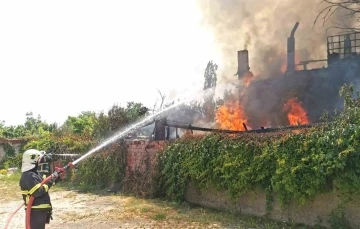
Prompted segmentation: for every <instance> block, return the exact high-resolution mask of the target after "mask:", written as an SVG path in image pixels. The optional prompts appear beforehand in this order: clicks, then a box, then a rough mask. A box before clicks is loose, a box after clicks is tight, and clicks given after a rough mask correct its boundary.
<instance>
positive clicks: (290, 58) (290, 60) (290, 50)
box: [286, 22, 299, 73]
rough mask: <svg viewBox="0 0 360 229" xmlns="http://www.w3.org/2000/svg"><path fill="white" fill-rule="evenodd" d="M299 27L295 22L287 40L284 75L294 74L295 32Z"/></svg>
mask: <svg viewBox="0 0 360 229" xmlns="http://www.w3.org/2000/svg"><path fill="white" fill-rule="evenodd" d="M298 26H299V22H296V23H295V25H294V28H293V29H292V30H291V33H290V37H288V40H287V70H286V73H293V72H295V37H294V35H295V31H296V29H297V27H298Z"/></svg>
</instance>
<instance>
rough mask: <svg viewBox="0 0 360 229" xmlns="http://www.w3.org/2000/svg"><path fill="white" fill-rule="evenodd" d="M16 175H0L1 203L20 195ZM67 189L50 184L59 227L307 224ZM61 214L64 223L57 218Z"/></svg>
mask: <svg viewBox="0 0 360 229" xmlns="http://www.w3.org/2000/svg"><path fill="white" fill-rule="evenodd" d="M19 178H20V176H19V175H16V174H15V175H13V176H10V177H1V178H0V191H1V193H3V194H2V195H0V202H1V203H4V202H8V201H11V200H19V199H21V194H20V188H19V186H18V181H19ZM66 189H67V187H66V185H64V186H62V185H56V186H54V187H53V188H52V192H53V195H52V196H53V197H56V198H54V203H55V204H54V208H55V209H56V211H57V215H58V218H57V219H58V220H55V223H58V224H57V225H58V226H59V227H60V226H62V225H65V226H66V225H68V226H71V225H72V227H74V226H75V228H76V227H79V225H83V226H84V225H93V223H94V222H99V221H101V222H103V223H105V224H106V223H109V224H114V223H117V225H132V226H133V227H129V228H240V229H242V228H244V229H245V228H246V229H249V228H254V229H255V228H263V229H307V228H309V227H306V226H301V225H289V224H285V223H279V222H275V221H271V220H267V219H263V218H255V217H248V216H239V215H233V214H230V213H226V212H219V211H215V210H211V209H205V208H201V207H195V206H192V205H190V204H187V203H181V204H178V203H173V202H167V201H162V200H159V199H139V198H136V197H132V196H124V195H109V194H107V193H106V192H105V191H104V192H100V191H98V192H97V193H96V194H91V193H78V192H76V191H73V190H72V191H69V190H66ZM60 218H61V219H62V222H63V223H61V222H60V221H59V220H60ZM76 223H77V224H76ZM53 225H54V223H53ZM89 227H90V226H89ZM86 228H88V227H86Z"/></svg>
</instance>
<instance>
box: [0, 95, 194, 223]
mask: <svg viewBox="0 0 360 229" xmlns="http://www.w3.org/2000/svg"><path fill="white" fill-rule="evenodd" d="M186 101H188V99H183V100H179V101H177V102H176V103H174V104H172V105H170V106H168V107H166V108H165V109H162V110H161V111H158V112H156V113H155V114H152V115H149V116H148V117H146V118H144V119H143V120H141V121H139V122H137V123H135V124H133V125H131V126H129V127H128V128H126V129H125V130H122V131H119V132H118V133H117V134H115V135H114V136H112V137H110V138H109V139H107V140H105V141H104V142H103V143H101V144H100V145H98V146H97V147H95V148H93V149H92V150H90V151H89V152H87V153H86V154H84V155H82V156H81V157H80V158H78V159H76V160H75V161H73V162H69V163H68V164H67V165H65V166H64V167H63V168H61V169H59V170H58V171H55V172H54V173H52V174H51V175H50V176H48V177H46V178H45V179H44V180H43V181H42V182H41V186H42V185H43V184H46V183H47V182H49V181H50V180H52V179H56V178H57V177H59V176H61V175H62V174H63V173H65V171H66V170H68V169H69V168H72V167H74V166H75V165H76V164H77V163H79V162H81V161H82V160H84V159H85V158H87V157H89V156H90V155H92V154H93V153H95V152H97V151H99V150H100V149H102V148H104V147H105V146H107V145H109V144H111V143H113V142H114V141H116V140H118V139H119V138H121V137H123V136H125V135H126V134H127V133H129V132H130V131H132V130H134V129H138V128H140V127H143V126H144V125H146V124H148V123H149V122H152V121H153V119H154V118H155V117H157V116H159V115H160V114H162V113H164V112H167V111H169V110H171V109H174V108H176V107H177V106H179V105H181V104H183V103H185V102H186ZM33 202H34V196H30V198H29V202H28V204H27V208H26V220H25V222H26V225H25V226H26V229H31V226H30V216H31V207H32V204H33ZM23 205H24V204H22V205H20V206H19V207H18V208H17V209H16V210H15V211H14V212H13V213H12V214H11V215H10V217H9V219H8V220H7V222H6V225H5V228H4V229H7V228H8V226H9V224H10V221H11V219H12V217H13V216H14V215H15V213H16V212H17V211H18V210H19V209H20V208H21V207H22V206H23Z"/></svg>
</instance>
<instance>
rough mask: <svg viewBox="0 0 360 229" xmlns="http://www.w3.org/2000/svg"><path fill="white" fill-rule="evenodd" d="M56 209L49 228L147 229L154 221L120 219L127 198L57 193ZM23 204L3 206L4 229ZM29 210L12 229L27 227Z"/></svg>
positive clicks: (0, 213) (0, 220)
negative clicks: (8, 219) (26, 215)
mask: <svg viewBox="0 0 360 229" xmlns="http://www.w3.org/2000/svg"><path fill="white" fill-rule="evenodd" d="M51 198H52V204H53V206H54V210H53V218H54V220H52V221H51V223H50V224H49V225H48V226H47V228H49V229H50V228H53V229H55V228H59V229H60V228H61V229H66V228H79V229H81V228H93V229H95V228H101V229H110V228H146V227H151V226H152V225H154V222H151V221H149V220H145V219H143V218H140V217H137V218H136V217H135V218H130V219H129V218H128V217H126V216H125V217H120V216H121V212H123V210H122V205H123V204H126V201H127V200H126V198H121V197H119V196H117V197H116V198H115V196H97V195H92V194H82V193H77V192H75V191H56V192H52V193H51ZM20 204H21V201H9V202H7V203H1V204H0V228H1V229H2V228H4V226H5V223H6V220H7V218H8V216H9V215H10V214H11V212H12V211H14V210H15V209H16V208H17V207H18V206H19V205H20ZM24 219H25V211H24V208H21V209H20V210H19V211H18V212H17V213H16V215H15V216H14V217H13V219H12V221H11V224H10V226H9V229H21V228H24V221H25V220H24Z"/></svg>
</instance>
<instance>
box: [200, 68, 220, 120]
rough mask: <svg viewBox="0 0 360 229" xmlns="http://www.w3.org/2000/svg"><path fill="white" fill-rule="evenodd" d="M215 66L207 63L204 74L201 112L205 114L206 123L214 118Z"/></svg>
mask: <svg viewBox="0 0 360 229" xmlns="http://www.w3.org/2000/svg"><path fill="white" fill-rule="evenodd" d="M217 68H218V66H217V64H214V63H213V62H212V61H209V62H208V64H207V66H206V69H205V73H204V78H205V81H204V88H203V90H204V92H205V95H204V104H203V110H204V114H205V119H206V121H208V122H210V121H212V120H213V119H214V117H215V102H214V92H215V88H216V81H217V74H216V70H217Z"/></svg>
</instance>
